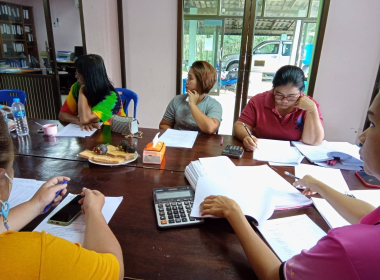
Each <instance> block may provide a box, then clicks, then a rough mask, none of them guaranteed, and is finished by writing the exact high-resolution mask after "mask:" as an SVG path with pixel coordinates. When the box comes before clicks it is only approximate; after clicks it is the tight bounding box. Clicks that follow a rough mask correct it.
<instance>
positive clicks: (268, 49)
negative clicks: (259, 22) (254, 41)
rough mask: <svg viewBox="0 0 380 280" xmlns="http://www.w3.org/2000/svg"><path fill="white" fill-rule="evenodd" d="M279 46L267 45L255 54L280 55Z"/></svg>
mask: <svg viewBox="0 0 380 280" xmlns="http://www.w3.org/2000/svg"><path fill="white" fill-rule="evenodd" d="M278 48H279V44H277V43H276V44H266V45H264V46H262V47H260V48H258V49H257V50H255V51H254V54H278Z"/></svg>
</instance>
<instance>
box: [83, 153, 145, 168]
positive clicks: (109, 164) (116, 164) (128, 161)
mask: <svg viewBox="0 0 380 280" xmlns="http://www.w3.org/2000/svg"><path fill="white" fill-rule="evenodd" d="M138 156H139V154H138V153H137V152H135V157H134V158H133V159H130V160H126V161H123V162H121V163H101V162H96V161H93V160H91V159H89V160H88V161H89V162H91V163H93V164H97V165H103V166H119V165H126V164H127V163H130V162H132V161H135V160H136V159H137V158H138Z"/></svg>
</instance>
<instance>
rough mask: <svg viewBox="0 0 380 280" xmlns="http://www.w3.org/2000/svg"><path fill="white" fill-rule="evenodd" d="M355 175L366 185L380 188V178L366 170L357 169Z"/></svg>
mask: <svg viewBox="0 0 380 280" xmlns="http://www.w3.org/2000/svg"><path fill="white" fill-rule="evenodd" d="M355 175H356V177H358V178H359V180H360V181H362V183H363V184H364V185H365V186H367V187H370V188H380V180H379V179H377V178H376V177H374V176H372V175H368V174H367V173H365V172H364V171H356V172H355Z"/></svg>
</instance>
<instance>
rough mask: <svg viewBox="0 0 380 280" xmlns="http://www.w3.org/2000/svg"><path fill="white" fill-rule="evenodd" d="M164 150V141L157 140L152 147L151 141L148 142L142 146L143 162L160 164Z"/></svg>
mask: <svg viewBox="0 0 380 280" xmlns="http://www.w3.org/2000/svg"><path fill="white" fill-rule="evenodd" d="M165 151H166V145H165V143H164V142H161V141H159V142H158V143H157V144H156V146H155V147H153V142H150V143H149V144H148V145H146V146H145V148H144V151H143V163H147V164H161V162H162V159H163V158H164V154H165Z"/></svg>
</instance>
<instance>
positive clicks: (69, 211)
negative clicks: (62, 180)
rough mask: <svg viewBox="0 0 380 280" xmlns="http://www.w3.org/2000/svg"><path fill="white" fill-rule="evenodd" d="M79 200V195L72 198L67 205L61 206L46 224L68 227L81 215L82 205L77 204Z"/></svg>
mask: <svg viewBox="0 0 380 280" xmlns="http://www.w3.org/2000/svg"><path fill="white" fill-rule="evenodd" d="M81 198H82V196H81V195H80V194H79V195H77V196H76V197H74V198H73V199H72V200H71V201H70V202H69V203H67V204H66V205H65V206H63V207H62V209H61V210H59V211H58V212H57V213H55V214H54V215H53V216H51V217H50V219H49V220H48V222H49V223H51V224H56V225H61V226H68V225H70V224H71V223H72V222H73V221H74V220H75V219H76V218H77V217H78V216H79V215H80V214H81V206H82V205H80V204H79V203H78V201H79V200H80V199H81Z"/></svg>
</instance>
